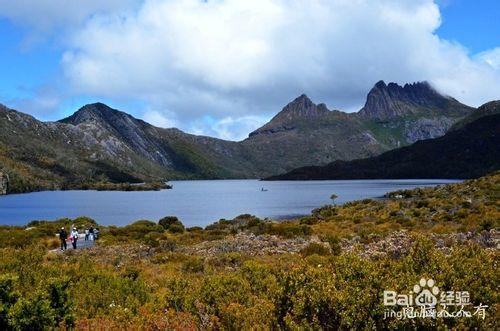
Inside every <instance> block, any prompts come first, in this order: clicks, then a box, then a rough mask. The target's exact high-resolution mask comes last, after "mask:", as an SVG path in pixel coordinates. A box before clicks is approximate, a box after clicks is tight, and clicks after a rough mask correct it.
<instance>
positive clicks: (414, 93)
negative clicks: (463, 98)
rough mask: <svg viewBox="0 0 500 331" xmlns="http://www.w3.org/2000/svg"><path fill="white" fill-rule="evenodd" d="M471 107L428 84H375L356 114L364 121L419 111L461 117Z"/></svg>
mask: <svg viewBox="0 0 500 331" xmlns="http://www.w3.org/2000/svg"><path fill="white" fill-rule="evenodd" d="M472 109H473V108H472V107H469V106H466V105H464V104H461V103H460V102H458V101H457V100H455V99H453V98H452V97H449V96H445V95H442V94H440V93H439V92H438V91H436V90H435V89H434V88H433V87H432V86H431V85H430V84H429V83H428V82H425V81H424V82H417V83H413V84H405V85H404V86H400V85H398V84H396V83H389V84H386V83H385V82H384V81H383V80H381V81H379V82H378V83H377V84H375V86H374V87H373V88H372V89H371V90H370V92H369V93H368V96H367V98H366V103H365V105H364V107H363V108H362V109H361V110H360V111H359V115H360V116H362V117H365V118H370V119H377V120H388V119H392V118H396V117H402V116H408V115H416V114H419V113H422V112H427V113H433V112H437V113H439V115H448V116H457V115H458V116H460V115H461V116H465V115H467V114H468V113H469V112H470V111H472Z"/></svg>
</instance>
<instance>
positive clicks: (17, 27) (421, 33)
mask: <svg viewBox="0 0 500 331" xmlns="http://www.w3.org/2000/svg"><path fill="white" fill-rule="evenodd" d="M29 2H30V0H28V1H25V2H24V4H23V5H21V4H19V3H17V4H16V2H12V1H8V0H0V45H1V46H0V56H1V59H2V60H1V61H0V70H1V73H2V78H1V80H0V102H1V103H4V104H6V105H7V106H10V107H13V108H16V109H19V110H21V111H24V112H28V113H31V114H33V115H35V116H36V117H38V118H40V119H43V120H55V119H59V118H62V117H64V116H67V115H69V114H71V113H72V112H74V111H75V110H76V109H77V108H78V107H80V106H82V105H84V104H85V103H89V102H94V101H101V102H105V103H108V104H110V105H111V106H114V107H116V108H119V109H122V110H124V111H127V112H130V113H132V114H133V115H135V116H137V117H141V118H143V119H145V120H148V121H150V122H152V123H153V124H155V125H159V126H165V127H170V126H178V127H180V128H181V129H184V130H186V131H189V132H193V133H197V134H207V135H214V136H218V137H221V138H226V139H235V140H237V139H242V138H244V137H245V136H246V135H247V134H248V132H250V131H252V130H253V129H255V128H256V127H258V126H260V125H262V124H263V123H265V121H267V120H268V119H269V118H270V117H271V116H272V115H274V114H275V113H276V112H278V111H279V110H280V109H281V107H282V106H284V105H285V104H286V102H288V101H290V100H291V99H293V98H295V97H296V96H297V95H299V94H301V93H304V92H305V93H307V94H308V95H309V96H310V97H311V98H312V99H313V101H315V102H317V103H319V102H325V103H327V105H328V106H329V107H330V108H332V109H333V108H335V109H343V110H346V111H355V110H357V109H359V107H360V106H361V105H362V103H363V101H364V96H365V95H366V93H367V91H368V90H369V88H370V86H372V85H373V83H375V82H376V81H378V80H379V79H384V80H386V81H396V82H398V83H405V82H412V81H415V80H424V79H425V80H429V81H430V82H431V83H432V84H433V85H434V86H436V87H437V88H438V89H439V90H440V91H442V92H443V93H446V94H450V95H452V96H454V97H457V98H458V99H459V100H461V101H463V102H466V103H468V104H472V105H476V106H477V105H479V104H480V103H482V102H485V101H488V100H490V99H492V98H496V99H499V98H500V93H499V95H495V93H497V92H498V91H500V72H499V71H500V20H499V19H498V17H500V2H499V1H494V0H488V1H481V0H479V1H465V0H442V1H439V2H438V3H437V4H436V3H433V2H432V1H430V0H418V1H399V2H398V1H392V0H384V1H381V2H380V3H379V4H377V5H374V4H373V3H374V2H370V1H360V2H359V4H358V5H357V6H356V7H354V6H352V5H350V4H349V2H348V1H347V2H345V3H343V2H342V1H330V2H329V1H321V0H320V1H318V2H317V3H315V4H312V5H311V2H308V1H304V2H301V1H293V2H287V1H265V0H262V1H261V0H256V1H255V2H252V6H251V7H250V6H249V5H248V2H247V3H245V2H243V1H238V0H236V1H208V2H207V3H205V2H201V1H200V2H198V1H195V0H169V1H167V0H165V1H163V0H146V1H140V0H129V1H109V2H107V3H106V4H105V5H103V4H101V3H100V2H99V1H93V0H87V1H74V2H72V3H74V4H73V5H69V6H68V5H66V7H65V6H64V5H63V4H64V1H62V0H52V2H51V5H46V4H45V5H44V3H50V0H38V2H37V1H35V0H32V2H33V6H35V7H34V8H31V10H30V9H29V8H27V7H30V6H29V5H28V3H29ZM58 2H59V5H57V3H58ZM66 4H67V3H66ZM36 6H39V7H36ZM162 15H163V16H162ZM250 18H254V19H250ZM247 19H248V21H247ZM302 22H314V24H310V23H307V24H305V23H302ZM332 22H335V23H332ZM367 22H368V23H367ZM302 24H303V25H302ZM377 39H379V40H377ZM395 63H396V64H395ZM495 91H496V92H495Z"/></svg>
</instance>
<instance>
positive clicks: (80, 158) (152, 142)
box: [0, 81, 474, 192]
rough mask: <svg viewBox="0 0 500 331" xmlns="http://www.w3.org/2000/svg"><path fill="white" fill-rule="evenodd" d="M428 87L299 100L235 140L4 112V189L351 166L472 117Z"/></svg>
mask: <svg viewBox="0 0 500 331" xmlns="http://www.w3.org/2000/svg"><path fill="white" fill-rule="evenodd" d="M473 111H474V108H472V107H469V106H466V105H464V104H462V103H460V102H459V101H457V100H455V99H454V98H452V97H449V96H445V95H442V94H441V93H439V92H438V91H436V90H435V89H434V88H433V87H432V86H431V85H430V84H428V83H426V82H419V83H414V84H406V85H404V86H399V85H397V84H395V83H389V84H386V83H385V82H383V81H380V82H378V83H377V84H375V86H374V87H373V88H372V89H371V90H370V91H369V93H368V95H367V99H366V103H365V105H364V106H363V108H362V109H361V110H360V111H359V112H357V113H345V112H342V111H339V110H330V109H328V108H327V106H326V105H325V104H315V103H314V102H312V101H311V100H310V99H309V98H308V97H307V96H306V95H301V96H299V97H298V98H296V99H295V100H293V101H292V102H290V103H289V104H288V105H286V106H285V107H284V108H283V109H282V110H281V111H280V112H279V113H278V114H277V115H276V116H274V117H273V118H272V119H271V120H270V121H269V122H268V123H267V124H265V125H264V126H262V127H261V128H259V129H257V130H255V131H253V132H251V133H250V134H249V136H248V138H247V139H245V140H243V141H240V142H234V141H225V140H221V139H217V138H211V137H206V136H197V135H192V134H188V133H185V132H182V131H180V130H178V129H175V128H170V129H165V128H159V127H155V126H153V125H151V124H148V123H146V122H144V121H142V120H140V119H137V118H134V117H133V116H131V115H129V114H127V113H124V112H121V111H119V110H116V109H112V108H110V107H108V106H107V105H105V104H102V103H94V104H89V105H86V106H84V107H82V108H80V109H79V110H78V111H76V112H75V113H74V114H73V115H71V116H69V117H67V118H65V119H62V120H60V121H57V122H42V121H39V120H37V119H35V118H34V117H32V116H30V115H27V114H24V113H21V112H19V111H16V110H12V109H9V108H7V107H5V106H1V107H0V171H3V172H4V173H6V174H8V175H9V178H10V185H9V191H10V192H25V191H33V190H42V189H60V188H78V187H79V186H81V185H82V184H84V183H89V182H112V183H122V182H150V181H163V180H167V179H181V178H188V179H213V178H262V177H267V176H271V175H274V174H278V173H283V172H287V171H290V170H292V169H295V168H298V167H302V166H307V165H325V164H328V163H330V162H332V161H335V160H354V159H359V158H366V157H371V156H376V155H379V154H381V153H383V152H386V151H389V150H392V149H395V148H398V147H401V146H407V145H409V144H412V143H414V142H416V141H418V140H422V139H429V138H435V137H439V136H442V135H444V134H445V133H446V132H447V131H448V130H449V129H450V128H451V127H453V126H454V125H456V123H458V122H459V121H461V120H463V119H464V118H466V117H467V116H468V115H470V114H471V113H473Z"/></svg>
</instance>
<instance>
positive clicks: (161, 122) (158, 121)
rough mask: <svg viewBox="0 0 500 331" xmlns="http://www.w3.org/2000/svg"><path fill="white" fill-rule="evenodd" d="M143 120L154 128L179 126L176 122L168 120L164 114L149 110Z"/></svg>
mask: <svg viewBox="0 0 500 331" xmlns="http://www.w3.org/2000/svg"><path fill="white" fill-rule="evenodd" d="M142 118H143V119H144V120H145V121H146V122H148V123H150V124H153V125H154V126H158V127H160V128H173V127H175V126H177V123H176V121H174V120H171V119H169V118H167V117H166V116H165V115H164V114H162V113H160V112H158V111H156V110H148V111H146V112H145V113H144V115H143V116H142Z"/></svg>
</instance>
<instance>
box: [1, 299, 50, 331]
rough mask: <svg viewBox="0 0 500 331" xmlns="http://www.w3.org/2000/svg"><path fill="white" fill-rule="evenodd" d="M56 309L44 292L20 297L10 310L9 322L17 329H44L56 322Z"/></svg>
mask: <svg viewBox="0 0 500 331" xmlns="http://www.w3.org/2000/svg"><path fill="white" fill-rule="evenodd" d="M55 323H56V318H55V314H54V310H53V309H52V308H51V306H50V301H49V300H48V299H47V297H46V295H45V294H43V293H42V292H37V293H36V294H35V295H34V296H33V297H32V298H30V299H28V298H20V299H19V300H18V301H17V302H16V303H15V304H14V306H13V307H12V308H11V309H10V311H9V324H10V327H11V328H12V329H15V330H43V329H48V328H51V327H54V326H55V325H56V324H55Z"/></svg>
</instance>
